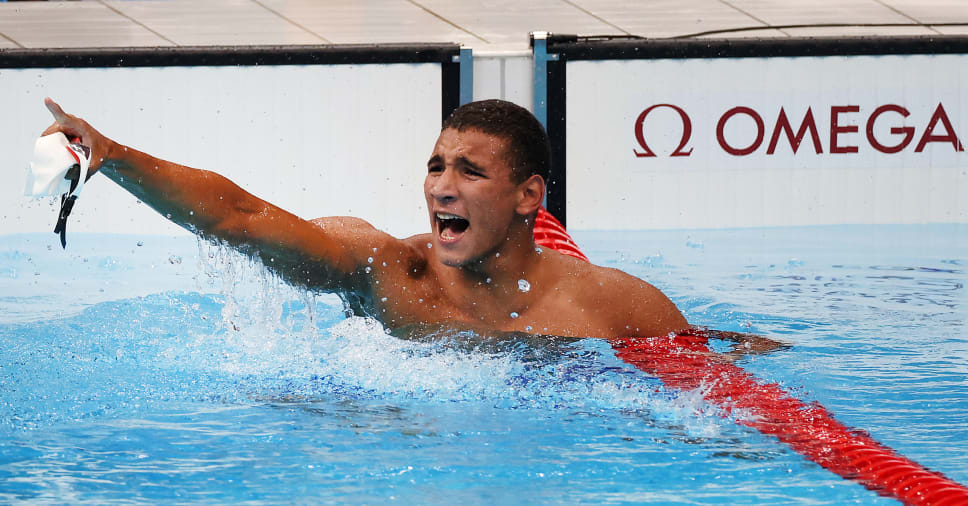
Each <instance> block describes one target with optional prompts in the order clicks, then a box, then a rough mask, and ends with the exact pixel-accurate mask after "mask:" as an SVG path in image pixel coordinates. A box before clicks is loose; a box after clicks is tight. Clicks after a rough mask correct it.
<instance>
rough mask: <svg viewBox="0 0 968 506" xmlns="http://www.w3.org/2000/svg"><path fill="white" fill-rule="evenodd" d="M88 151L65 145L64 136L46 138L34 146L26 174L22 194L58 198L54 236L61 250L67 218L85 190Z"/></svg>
mask: <svg viewBox="0 0 968 506" xmlns="http://www.w3.org/2000/svg"><path fill="white" fill-rule="evenodd" d="M90 165H91V150H90V148H88V147H87V146H82V145H81V144H79V143H76V142H75V143H71V142H68V141H67V137H65V136H64V134H63V133H61V132H57V133H53V134H50V135H45V136H43V137H41V138H39V139H37V142H35V143H34V158H33V160H32V161H31V162H30V168H29V169H28V170H27V185H26V187H25V188H24V194H25V195H27V196H30V197H45V196H51V195H60V196H61V207H60V212H59V213H58V217H57V225H56V226H55V227H54V233H55V234H60V236H61V246H63V247H65V248H66V247H67V217H68V216H69V215H70V214H71V210H72V209H73V208H74V202H75V201H76V200H77V197H78V196H79V195H80V193H81V190H82V189H83V188H84V181H85V180H87V169H88V167H90Z"/></svg>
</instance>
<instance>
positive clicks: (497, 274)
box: [45, 99, 688, 338]
mask: <svg viewBox="0 0 968 506" xmlns="http://www.w3.org/2000/svg"><path fill="white" fill-rule="evenodd" d="M47 106H48V108H49V109H50V110H51V112H52V114H53V115H54V118H55V123H54V125H52V126H51V127H50V128H48V129H47V131H45V134H49V133H53V132H56V131H61V132H64V133H65V134H66V135H67V136H68V137H80V139H81V143H82V144H84V145H87V146H90V147H91V148H92V164H91V170H92V171H99V172H101V173H103V174H105V175H106V176H107V177H108V178H110V179H112V180H114V181H115V182H116V183H118V184H119V185H121V186H122V187H124V188H125V189H127V190H128V191H129V192H131V193H132V194H134V195H135V196H137V197H138V198H139V199H141V200H142V201H143V202H144V203H146V204H148V205H149V206H151V207H152V208H154V209H155V210H156V211H158V212H159V213H161V214H162V215H163V216H169V215H170V218H169V219H171V220H172V221H173V222H175V223H177V224H179V225H181V226H183V227H185V228H187V229H188V230H190V231H192V232H194V233H197V234H200V235H202V236H204V237H206V238H211V239H217V240H220V241H223V242H225V243H227V244H229V245H231V246H233V247H235V248H237V249H239V250H240V251H242V252H244V253H247V254H249V255H251V256H253V257H257V258H259V259H261V260H262V261H263V263H265V265H266V266H268V267H269V268H270V269H271V270H273V271H274V272H276V273H277V274H279V275H280V276H282V277H283V278H285V279H286V280H287V281H289V282H290V283H292V284H295V285H300V286H305V287H307V288H310V289H313V290H320V291H327V292H334V293H337V294H339V295H340V296H342V297H343V298H344V300H346V301H348V302H349V303H350V305H351V307H353V309H354V310H355V311H357V312H359V313H362V314H366V315H369V316H372V317H374V318H376V319H378V320H379V321H381V322H382V323H383V324H384V325H386V326H387V327H389V328H391V329H393V328H405V327H406V328H417V327H421V326H428V325H429V326H440V325H443V326H451V327H454V328H469V329H473V330H475V331H477V332H480V333H483V334H488V333H492V332H497V333H503V332H524V333H528V334H539V335H557V336H576V337H604V338H612V337H624V336H657V335H665V334H668V333H669V332H674V331H676V330H681V329H684V328H686V327H688V323H687V322H686V320H685V318H683V316H682V314H681V313H680V312H679V310H678V309H677V308H676V307H675V305H673V304H672V302H670V301H669V299H668V298H667V297H666V296H665V295H663V294H662V293H661V292H660V291H659V290H657V289H656V288H655V287H653V286H652V285H650V284H648V283H646V282H645V281H643V280H640V279H638V278H635V277H633V276H630V275H628V274H625V273H623V272H621V271H618V270H615V269H608V268H603V267H599V266H595V265H592V264H590V263H587V262H583V261H581V260H577V259H575V258H572V257H569V256H565V255H562V254H559V253H557V252H555V251H552V250H548V249H544V250H541V249H540V248H536V247H535V244H534V240H533V219H534V215H535V213H536V212H537V209H538V208H539V206H540V205H541V202H542V200H543V198H544V191H545V188H544V181H543V180H542V178H541V177H540V176H531V177H530V178H527V179H526V180H524V181H521V182H517V181H515V180H513V179H512V170H511V167H510V165H509V163H508V157H507V156H506V152H507V149H506V142H505V141H504V140H503V139H501V138H499V137H495V136H491V135H488V134H485V133H482V132H480V131H478V130H474V129H469V130H463V131H457V130H454V129H447V130H444V131H442V132H441V134H440V137H439V138H438V140H437V142H436V144H435V146H434V149H433V152H432V153H431V156H430V160H429V162H428V165H427V174H426V177H425V181H424V197H425V199H426V201H427V207H428V210H429V213H430V216H429V219H430V224H431V232H430V233H428V234H422V235H417V236H413V237H409V238H406V239H397V238H394V237H392V236H390V235H388V234H386V233H384V232H381V231H379V230H377V229H375V228H374V227H373V226H372V225H370V224H368V223H366V222H365V221H363V220H360V219H357V218H349V217H332V218H319V219H315V220H304V219H301V218H299V217H297V216H295V215H293V214H291V213H289V212H287V211H285V210H283V209H281V208H279V207H276V206H274V205H272V204H270V203H268V202H265V201H263V200H261V199H259V198H257V197H255V196H253V195H251V194H249V193H248V192H246V191H245V190H243V189H242V188H240V187H238V186H237V185H235V184H234V183H232V182H231V181H229V180H228V179H226V178H224V177H222V176H220V175H218V174H215V173H213V172H209V171H204V170H198V169H192V168H189V167H185V166H182V165H178V164H174V163H171V162H167V161H164V160H160V159H157V158H154V157H152V156H150V155H147V154H145V153H141V152H139V151H136V150H134V149H131V148H127V147H125V146H122V145H120V144H117V143H115V142H113V141H111V140H110V139H108V138H106V137H104V136H103V135H101V134H100V133H99V132H97V130H95V129H94V128H92V127H91V126H90V125H89V124H87V123H86V122H85V121H83V120H81V119H79V118H76V117H74V116H70V115H68V114H66V113H64V112H63V111H62V110H61V109H60V107H59V106H57V104H55V103H53V101H50V100H49V99H48V102H47ZM519 280H526V281H527V284H528V285H530V287H529V289H527V290H524V289H522V288H521V287H522V286H523V285H522V284H519Z"/></svg>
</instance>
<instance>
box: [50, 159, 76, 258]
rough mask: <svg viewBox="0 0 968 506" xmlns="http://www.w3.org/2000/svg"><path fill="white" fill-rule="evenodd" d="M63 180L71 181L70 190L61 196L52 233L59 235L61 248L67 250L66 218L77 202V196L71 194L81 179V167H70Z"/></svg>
mask: <svg viewBox="0 0 968 506" xmlns="http://www.w3.org/2000/svg"><path fill="white" fill-rule="evenodd" d="M64 179H69V180H70V181H71V189H70V190H69V191H68V192H67V193H65V194H63V195H61V205H60V212H59V213H58V214H57V225H56V226H54V233H55V234H60V242H61V247H62V248H64V249H67V217H68V216H70V215H71V211H72V210H73V209H74V202H76V201H77V195H71V194H72V193H74V190H76V189H77V185H78V182H79V181H80V179H81V166H80V165H79V164H74V165H73V166H71V168H70V169H69V170H68V171H67V174H65V175H64Z"/></svg>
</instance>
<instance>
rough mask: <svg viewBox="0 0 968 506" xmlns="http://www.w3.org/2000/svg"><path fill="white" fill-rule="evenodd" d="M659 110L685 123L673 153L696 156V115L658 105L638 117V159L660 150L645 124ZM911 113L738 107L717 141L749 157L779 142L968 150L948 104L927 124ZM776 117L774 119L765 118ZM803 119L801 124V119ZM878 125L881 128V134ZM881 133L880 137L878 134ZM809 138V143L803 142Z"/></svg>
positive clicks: (841, 148) (842, 148) (719, 128)
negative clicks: (731, 131) (743, 125)
mask: <svg viewBox="0 0 968 506" xmlns="http://www.w3.org/2000/svg"><path fill="white" fill-rule="evenodd" d="M659 108H669V109H672V110H673V111H675V112H676V113H677V114H678V116H679V119H680V120H681V121H682V137H681V138H680V139H679V142H678V145H677V146H676V148H675V149H674V150H673V151H672V153H671V154H669V156H690V155H691V154H692V151H693V150H692V148H691V147H689V146H690V140H691V138H692V131H693V128H692V119H691V118H690V117H689V113H688V112H686V110H684V109H683V108H681V107H679V106H677V105H673V104H655V105H652V106H650V107H648V108H646V109H645V110H643V111H642V112H641V113H640V114H639V116H638V118H636V120H635V140H636V141H637V143H638V147H637V148H635V149H633V152H634V153H635V156H636V157H638V158H648V157H655V156H656V154H655V152H654V151H653V150H652V149H651V148H650V147H649V144H648V142H647V140H646V138H645V129H644V125H645V123H646V121H647V120H648V117H649V114H650V113H651V112H652V111H654V110H656V109H659ZM910 114H911V112H910V111H909V110H908V109H907V108H905V107H904V106H901V105H897V104H885V105H881V106H879V107H877V108H875V109H874V110H873V111H871V112H870V114H866V112H865V111H861V108H860V106H857V105H832V106H830V115H829V118H830V121H829V123H826V122H823V121H821V122H819V123H818V121H817V119H816V118H815V116H814V113H813V108H812V107H808V108H807V111H806V113H804V115H803V118H790V117H789V116H788V115H787V113H786V111H785V110H784V108H783V107H781V108H780V111H779V113H776V115H775V119H774V116H773V114H772V113H770V114H766V113H763V114H761V113H760V112H757V111H756V110H754V109H752V108H750V107H744V106H737V107H733V108H731V109H729V110H727V111H726V112H724V113H723V114H722V115H721V116H720V117H719V120H718V121H717V123H716V141H717V145H718V146H719V148H720V149H722V150H723V151H724V152H726V153H729V154H730V155H733V156H746V155H749V154H752V153H756V152H757V151H764V150H765V153H766V154H767V155H772V154H774V153H775V152H776V149H777V146H778V145H779V144H781V143H786V144H788V145H789V146H790V148H791V149H792V150H793V153H794V154H795V153H797V151H798V150H800V149H801V148H802V149H804V150H805V151H808V152H811V151H812V152H813V153H816V154H822V153H831V154H835V153H858V152H859V151H860V150H862V149H863V150H868V149H873V150H876V151H878V152H881V153H887V154H893V153H898V152H901V151H903V150H905V149H909V148H912V149H913V150H914V152H916V153H920V152H922V151H924V148H925V147H926V146H927V145H928V144H932V143H938V144H947V145H950V146H951V149H952V150H954V151H964V150H965V148H964V146H963V145H962V144H961V140H960V139H959V138H958V134H957V133H956V132H955V129H954V127H953V126H952V124H951V120H950V119H949V117H948V113H947V111H945V108H944V105H943V104H942V103H938V106H937V107H936V108H935V109H934V113H933V114H932V115H931V119H929V120H928V121H927V123H924V124H923V125H917V126H904V118H907V117H908V116H909V115H910ZM744 116H745V117H746V119H745V121H746V122H747V123H748V122H749V121H750V120H752V122H753V123H754V124H755V135H750V136H748V138H747V139H745V140H743V141H742V142H740V141H736V140H733V141H732V142H730V141H728V140H727V139H726V135H725V130H726V126H727V125H728V124H729V123H730V122H732V121H744V120H743V119H742V118H743V117H744ZM764 117H766V118H767V119H769V120H770V123H769V124H767V122H766V121H765V120H764ZM797 119H799V122H797V121H796V120H797ZM858 121H864V123H863V125H864V133H865V134H866V135H864V136H863V137H862V139H865V140H866V144H865V143H864V142H861V143H860V145H851V144H850V142H849V141H847V140H846V139H845V137H844V135H845V134H851V133H859V130H860V128H861V127H860V126H858ZM875 126H881V127H882V128H881V129H880V130H877V131H876V132H875ZM883 126H888V127H889V128H890V129H889V130H888V132H889V133H884V130H883ZM875 133H876V135H875ZM804 141H806V145H805V146H801V144H803V143H804Z"/></svg>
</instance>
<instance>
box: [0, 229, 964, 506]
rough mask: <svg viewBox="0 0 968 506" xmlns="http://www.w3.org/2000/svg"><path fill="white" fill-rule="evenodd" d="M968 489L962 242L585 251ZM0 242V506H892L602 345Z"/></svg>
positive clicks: (678, 240)
mask: <svg viewBox="0 0 968 506" xmlns="http://www.w3.org/2000/svg"><path fill="white" fill-rule="evenodd" d="M575 236H576V240H577V241H578V242H579V244H580V245H581V246H582V247H583V249H584V250H585V252H586V253H587V254H588V255H589V256H590V257H591V258H592V260H593V261H595V262H596V263H600V264H604V265H608V266H614V267H618V268H620V269H623V270H625V271H627V272H630V273H632V274H634V275H637V276H640V277H643V278H645V279H647V280H649V281H651V282H652V283H654V284H656V285H657V286H659V287H660V288H661V289H663V290H664V291H665V292H666V293H667V294H669V295H670V297H671V298H672V299H673V300H674V301H675V302H676V304H678V305H679V307H680V308H681V309H682V310H683V311H684V313H685V314H686V316H687V318H688V319H689V320H690V322H692V323H694V324H701V325H706V326H709V327H712V328H717V329H722V330H734V331H751V332H755V333H759V334H763V335H767V336H770V337H773V338H775V339H779V340H782V341H784V342H786V343H788V344H790V345H791V347H790V348H788V349H785V350H781V351H776V352H773V353H771V354H768V355H763V356H755V357H752V356H751V357H747V358H744V359H743V360H741V362H740V364H741V365H742V366H743V367H745V368H746V369H748V370H750V371H752V372H754V373H755V374H756V375H757V376H758V377H760V378H762V379H764V380H768V381H775V382H778V383H780V384H782V385H783V386H784V387H786V388H787V389H789V390H791V391H792V392H794V393H796V395H798V396H799V397H801V398H804V399H807V400H811V401H818V402H820V403H821V404H823V405H824V406H826V407H827V408H829V409H830V410H831V411H832V412H833V413H834V415H835V416H836V417H837V418H838V419H839V420H841V421H843V422H845V423H846V424H848V425H850V426H853V427H856V428H861V429H864V430H866V431H868V432H869V433H870V434H871V435H873V436H874V437H875V438H876V439H878V440H880V441H881V442H883V443H885V444H887V445H889V446H891V447H893V448H895V449H897V450H899V451H900V452H901V453H903V454H905V455H906V456H908V457H910V458H912V459H914V460H916V461H918V462H920V463H922V464H924V465H926V466H928V467H929V468H931V469H934V470H938V471H941V472H943V473H945V474H946V475H947V476H949V477H950V478H953V479H955V480H956V481H959V482H961V483H968V332H966V329H965V324H966V321H968V311H966V308H968V295H966V291H965V287H964V285H965V281H966V275H965V263H966V262H968V226H961V225H937V226H925V225H919V226H875V227H867V226H865V227H855V226H838V227H807V228H778V229H750V230H737V231H663V232H632V233H621V234H618V233H612V232H608V233H605V232H585V233H577V234H575ZM56 241H57V238H56V236H54V235H53V234H42V235H18V236H2V237H0V502H2V503H7V502H19V501H36V502H56V503H105V502H120V501H126V502H132V503H168V502H192V503H227V502H243V501H246V502H260V503H261V502H268V503H293V502H294V503H309V502H320V501H334V502H360V503H376V502H387V501H394V502H399V503H455V502H462V503H467V504H481V503H494V502H504V503H528V502H541V503H595V504H599V503H632V502H645V501H651V502H656V503H689V504H721V503H767V504H774V503H801V504H844V503H861V504H879V503H884V504H891V503H893V501H892V500H889V499H885V498H883V497H880V496H878V495H877V494H876V493H874V492H871V491H869V490H866V489H864V488H863V487H861V486H859V485H857V484H854V483H852V482H850V481H846V480H843V479H841V478H839V477H837V476H835V475H833V474H831V473H830V472H828V471H825V470H823V469H822V468H820V467H819V466H817V465H816V464H813V463H811V462H809V461H807V460H805V459H804V458H803V457H801V456H799V455H798V454H796V453H794V452H793V451H791V450H789V449H788V448H787V447H785V446H784V445H782V444H781V443H778V442H777V441H776V440H775V439H773V438H771V437H768V436H764V435H761V434H759V433H758V432H756V431H755V430H752V429H749V428H746V427H743V426H741V425H738V424H736V423H735V421H734V420H731V419H729V418H722V417H721V416H720V414H719V413H718V411H717V410H716V409H715V408H714V407H712V406H710V405H707V404H705V403H704V402H703V401H702V400H701V397H700V396H699V395H698V394H697V393H696V392H677V391H670V390H666V389H665V388H663V387H662V384H661V383H660V382H659V381H657V380H656V379H654V378H650V377H649V376H648V375H646V374H645V373H642V372H640V371H637V370H635V369H634V368H632V367H630V366H628V365H626V364H624V363H622V362H621V361H619V360H618V359H616V358H615V356H614V354H613V352H612V351H611V348H610V346H609V345H608V343H605V342H603V341H599V340H591V339H587V340H578V341H562V342H553V343H540V342H532V341H527V340H518V341H514V340H510V341H507V342H501V343H487V342H481V341H480V340H479V339H476V338H475V336H472V335H451V336H441V337H439V338H438V339H435V340H430V341H428V342H409V341H402V340H399V339H396V338H394V337H391V336H388V335H386V333H385V332H384V331H383V330H382V329H381V328H380V327H379V326H378V325H375V324H374V323H373V322H369V321H366V320H364V319H360V318H350V319H347V318H345V317H344V315H343V310H342V306H341V305H340V304H339V302H338V300H337V299H335V298H333V297H331V296H326V295H320V296H311V295H308V294H305V293H301V292H300V291H297V290H293V289H290V288H288V287H286V286H284V285H282V284H280V283H279V282H278V281H276V280H275V279H273V278H272V277H271V276H268V275H266V274H265V273H264V272H263V271H262V270H261V269H259V268H257V267H255V266H252V265H250V264H249V263H248V262H247V261H245V260H242V259H240V258H239V257H237V256H234V255H233V254H229V253H226V252H224V251H222V250H219V249H218V248H214V247H210V246H208V245H204V244H202V245H199V244H198V243H197V242H196V241H195V240H194V239H193V238H188V237H181V238H158V237H131V236H93V235H82V234H78V235H74V236H72V237H69V241H70V242H69V244H68V249H67V250H66V251H62V250H61V249H60V246H59V244H57V243H56Z"/></svg>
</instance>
